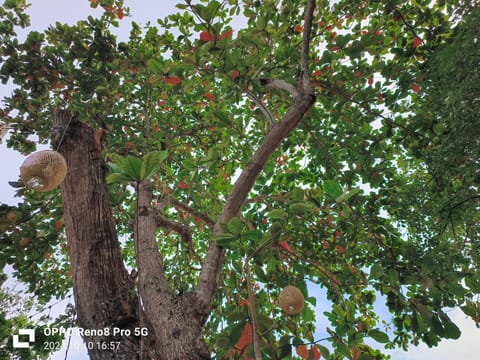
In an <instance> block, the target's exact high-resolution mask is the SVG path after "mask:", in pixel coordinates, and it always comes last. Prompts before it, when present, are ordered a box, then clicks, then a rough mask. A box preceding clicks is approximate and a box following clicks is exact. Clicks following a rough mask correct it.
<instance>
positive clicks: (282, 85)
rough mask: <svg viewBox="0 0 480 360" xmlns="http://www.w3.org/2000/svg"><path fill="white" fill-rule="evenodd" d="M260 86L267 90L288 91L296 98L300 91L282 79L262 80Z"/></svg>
mask: <svg viewBox="0 0 480 360" xmlns="http://www.w3.org/2000/svg"><path fill="white" fill-rule="evenodd" d="M260 84H262V85H263V86H265V87H266V88H267V89H277V90H285V91H288V92H289V93H290V94H291V95H292V96H293V97H294V98H296V97H297V96H298V90H297V89H296V88H295V86H293V85H292V84H290V83H288V82H286V81H285V80H281V79H260Z"/></svg>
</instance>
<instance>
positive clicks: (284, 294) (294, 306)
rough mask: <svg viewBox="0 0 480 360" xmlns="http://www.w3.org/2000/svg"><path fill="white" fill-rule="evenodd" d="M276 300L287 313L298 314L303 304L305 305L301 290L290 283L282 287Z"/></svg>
mask: <svg viewBox="0 0 480 360" xmlns="http://www.w3.org/2000/svg"><path fill="white" fill-rule="evenodd" d="M278 301H279V303H280V307H281V308H282V310H283V311H285V312H286V313H287V314H288V315H295V314H298V313H299V312H301V311H302V310H303V306H304V305H305V298H304V297H303V294H302V292H301V291H300V290H299V289H298V288H296V287H295V286H292V285H287V286H285V287H284V288H283V290H282V291H281V292H280V296H279V298H278Z"/></svg>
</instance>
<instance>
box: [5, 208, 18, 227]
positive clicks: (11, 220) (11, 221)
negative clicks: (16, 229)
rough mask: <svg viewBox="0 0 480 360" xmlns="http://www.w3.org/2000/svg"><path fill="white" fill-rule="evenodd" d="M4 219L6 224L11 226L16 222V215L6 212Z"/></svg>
mask: <svg viewBox="0 0 480 360" xmlns="http://www.w3.org/2000/svg"><path fill="white" fill-rule="evenodd" d="M5 217H6V218H7V222H8V223H9V224H10V225H12V224H15V221H17V214H15V212H14V211H11V210H10V211H9V212H7V214H6V215H5Z"/></svg>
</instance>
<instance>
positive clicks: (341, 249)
mask: <svg viewBox="0 0 480 360" xmlns="http://www.w3.org/2000/svg"><path fill="white" fill-rule="evenodd" d="M337 250H338V252H339V253H340V254H345V248H344V247H343V246H342V245H338V246H337Z"/></svg>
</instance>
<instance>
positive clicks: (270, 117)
mask: <svg viewBox="0 0 480 360" xmlns="http://www.w3.org/2000/svg"><path fill="white" fill-rule="evenodd" d="M244 91H245V94H247V97H248V98H249V99H250V100H252V101H253V102H254V103H255V105H257V106H258V108H259V109H260V111H261V112H262V114H263V115H264V116H265V117H266V118H267V120H268V124H269V127H270V128H272V127H273V125H275V116H273V114H272V112H271V111H270V110H269V109H268V107H267V106H266V105H265V104H264V103H262V102H261V101H260V100H259V99H258V98H257V97H256V96H255V95H254V94H253V93H252V92H251V91H250V90H244Z"/></svg>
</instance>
